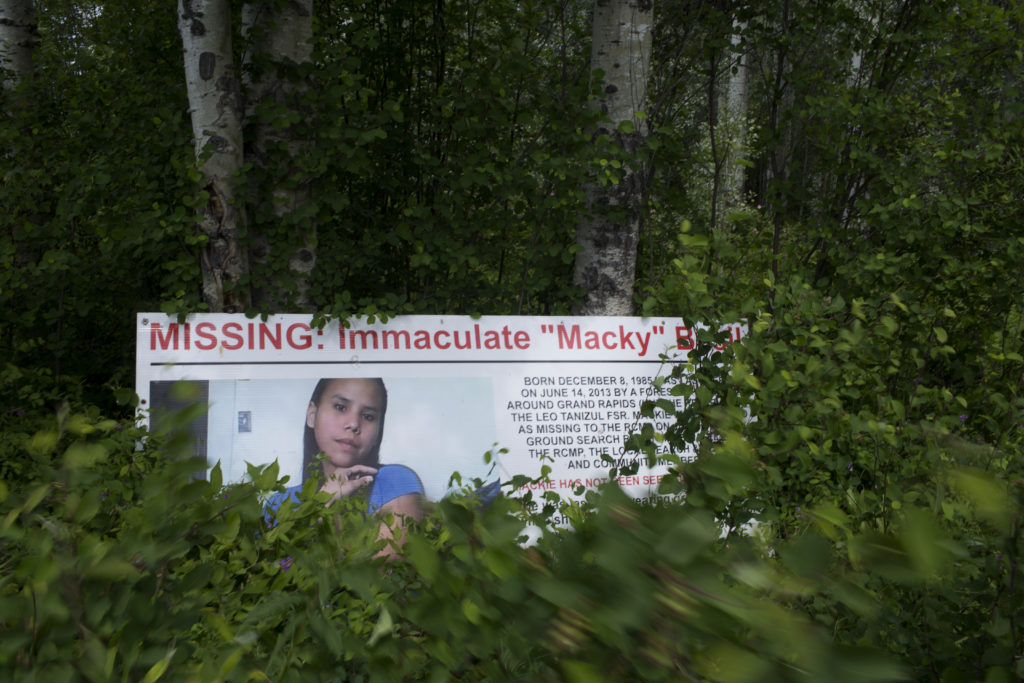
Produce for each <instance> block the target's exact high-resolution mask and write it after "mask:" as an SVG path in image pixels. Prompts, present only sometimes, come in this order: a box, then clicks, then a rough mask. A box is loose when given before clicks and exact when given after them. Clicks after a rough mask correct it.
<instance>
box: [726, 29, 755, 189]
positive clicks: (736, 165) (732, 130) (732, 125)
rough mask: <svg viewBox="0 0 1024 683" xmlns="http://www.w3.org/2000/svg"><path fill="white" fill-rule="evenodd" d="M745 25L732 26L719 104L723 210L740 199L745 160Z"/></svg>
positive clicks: (746, 93)
mask: <svg viewBox="0 0 1024 683" xmlns="http://www.w3.org/2000/svg"><path fill="white" fill-rule="evenodd" d="M745 30H746V23H744V22H736V23H734V24H733V35H732V58H731V60H730V68H729V76H728V81H727V83H728V85H727V89H726V96H725V101H724V102H723V103H722V104H723V106H722V114H723V116H722V118H723V119H725V122H726V127H727V130H728V132H729V150H728V152H727V156H726V160H725V183H724V186H723V188H722V190H723V192H722V195H723V198H724V204H725V206H726V207H731V206H736V205H737V204H739V203H740V201H741V200H742V199H743V176H744V168H745V167H744V165H743V163H742V161H743V160H744V159H746V157H747V99H748V97H749V95H748V93H749V80H748V73H747V72H748V69H747V54H746V51H745V50H744V49H743V47H742V44H743V33H744V31H745Z"/></svg>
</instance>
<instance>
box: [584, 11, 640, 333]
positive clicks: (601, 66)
mask: <svg viewBox="0 0 1024 683" xmlns="http://www.w3.org/2000/svg"><path fill="white" fill-rule="evenodd" d="M653 15H654V13H653V2H651V0H596V3H595V6H594V26H593V43H592V46H591V56H590V65H591V69H592V70H594V71H600V72H602V73H603V75H604V82H603V84H602V91H601V97H600V98H599V99H598V100H596V101H595V105H596V106H598V107H600V109H601V112H602V113H603V114H604V115H605V120H604V122H603V123H601V124H600V125H599V127H598V129H597V130H596V131H595V139H596V138H600V136H602V135H604V136H608V137H609V138H610V139H612V140H614V141H615V143H616V145H617V146H618V147H619V149H620V150H621V152H622V153H623V154H624V156H625V158H626V167H625V169H624V175H623V177H622V178H621V180H620V182H619V183H617V184H613V183H607V184H602V183H600V182H595V183H591V184H590V185H589V186H588V187H587V188H586V196H587V208H586V213H585V215H584V216H583V217H582V219H581V220H580V221H579V223H578V224H577V226H576V241H577V243H578V244H579V245H580V247H582V249H581V251H579V252H578V253H577V254H576V267H575V272H574V274H573V282H574V283H575V284H576V285H577V286H579V287H582V288H583V290H584V296H583V300H582V301H581V302H580V303H579V305H578V306H577V307H576V309H575V311H574V312H575V313H576V314H577V315H631V314H632V313H633V283H634V279H635V277H636V247H637V241H638V238H639V232H640V207H641V199H642V186H641V179H642V174H641V173H640V165H641V161H640V158H639V151H640V149H641V147H642V146H643V144H644V142H645V140H646V136H647V132H646V131H647V127H646V123H645V120H644V119H643V118H640V117H638V116H637V114H638V112H640V111H642V109H643V107H644V103H645V101H646V97H647V74H648V69H649V66H650V57H651V29H652V27H653ZM626 122H629V123H626Z"/></svg>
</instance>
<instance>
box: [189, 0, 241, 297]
mask: <svg viewBox="0 0 1024 683" xmlns="http://www.w3.org/2000/svg"><path fill="white" fill-rule="evenodd" d="M178 29H179V32H180V33H181V40H182V45H183V46H184V52H185V83H186V86H187V88H188V103H189V110H190V114H191V116H192V133H193V135H194V136H195V150H196V160H197V162H198V164H199V170H200V173H201V174H202V186H203V189H204V190H205V192H206V193H207V194H208V197H206V199H205V201H204V202H203V204H202V206H201V207H200V209H199V230H200V232H201V233H202V235H204V236H205V237H206V243H205V244H203V245H201V247H200V265H201V268H202V273H203V300H204V301H205V303H206V304H207V305H208V306H209V307H210V310H211V311H215V312H220V311H223V312H239V311H244V310H246V309H247V308H249V307H250V304H251V299H250V296H249V293H248V283H247V279H248V275H249V265H248V258H247V255H246V253H245V250H244V249H242V248H241V247H240V246H239V243H238V236H239V233H240V232H242V231H243V229H244V227H245V210H244V208H243V205H242V202H241V201H240V200H239V199H238V197H237V193H236V184H237V175H238V172H239V171H240V170H241V168H242V154H243V152H242V111H243V104H242V94H241V88H240V86H239V82H238V78H237V75H236V73H235V67H234V60H233V58H232V53H231V2H230V0H179V2H178Z"/></svg>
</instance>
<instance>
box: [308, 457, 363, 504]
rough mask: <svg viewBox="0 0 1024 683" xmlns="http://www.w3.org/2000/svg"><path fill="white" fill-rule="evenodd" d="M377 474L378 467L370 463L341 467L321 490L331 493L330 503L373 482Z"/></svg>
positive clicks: (328, 502)
mask: <svg viewBox="0 0 1024 683" xmlns="http://www.w3.org/2000/svg"><path fill="white" fill-rule="evenodd" d="M376 474H377V468H375V467H369V466H368V465H352V466H351V467H339V468H338V469H336V470H335V471H334V473H333V474H331V476H330V477H329V478H328V479H327V482H326V483H324V485H323V486H321V487H320V490H321V491H326V492H327V493H329V494H331V499H330V500H329V501H327V504H328V505H330V504H331V503H333V502H334V501H336V500H338V499H339V498H347V497H348V496H351V495H352V494H353V493H355V492H356V491H358V490H359V489H361V488H362V487H364V486H366V485H367V484H372V483H373V477H374V476H375V475H376Z"/></svg>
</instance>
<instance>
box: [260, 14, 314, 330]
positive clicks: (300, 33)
mask: <svg viewBox="0 0 1024 683" xmlns="http://www.w3.org/2000/svg"><path fill="white" fill-rule="evenodd" d="M242 35H243V37H245V39H246V40H247V41H248V49H247V50H246V57H245V60H246V65H247V66H248V67H252V68H247V69H246V76H245V78H246V81H245V86H246V87H245V92H246V118H247V126H246V127H247V130H248V131H249V133H248V135H249V138H248V140H247V141H246V159H247V160H248V161H251V162H252V163H253V164H255V165H256V166H258V167H260V168H261V169H264V170H266V169H268V168H270V156H271V154H273V156H274V166H275V168H276V169H277V170H278V172H279V173H281V174H283V175H284V176H286V177H287V178H288V182H287V184H278V185H277V186H275V188H274V189H273V191H272V192H271V193H270V194H269V196H267V197H265V199H267V200H269V201H270V202H271V203H272V206H271V207H270V209H271V211H270V212H271V213H272V214H273V215H274V216H276V217H277V218H278V219H280V220H279V221H277V225H278V226H289V225H294V224H293V223H292V222H291V221H289V220H288V217H289V215H292V214H293V212H295V211H296V209H298V208H299V207H301V206H303V205H304V204H305V203H307V202H308V201H309V189H308V186H307V185H306V184H305V183H303V182H302V179H301V172H300V171H299V169H298V168H297V165H296V164H295V159H296V158H297V157H298V156H299V155H300V154H301V153H302V151H303V149H304V148H305V147H306V145H307V141H306V140H304V139H302V138H301V136H300V135H298V134H296V133H295V130H296V128H295V127H293V126H291V125H288V124H286V123H282V122H275V121H266V120H265V119H263V118H261V117H259V116H257V115H256V113H257V110H258V109H259V107H261V106H264V105H267V104H273V105H277V106H278V107H279V108H280V109H281V110H282V111H294V110H295V109H296V108H297V107H298V106H299V101H300V99H301V95H302V93H303V92H304V91H305V90H306V87H307V86H306V81H305V80H303V79H297V78H289V77H288V75H287V74H286V73H285V72H286V71H288V70H289V69H290V68H291V67H294V66H296V65H299V64H305V63H308V62H309V61H310V60H311V59H312V54H313V0H288V2H284V3H281V2H274V1H272V0H259V1H256V2H248V3H246V4H245V5H243V6H242ZM300 113H301V112H300ZM305 118H307V117H306V116H304V115H303V116H301V119H303V120H304V119H305ZM271 150H273V152H271ZM253 199H254V201H259V200H260V199H261V198H260V197H254V198H253ZM250 227H251V234H252V240H251V247H250V252H249V253H250V259H251V263H252V268H253V272H259V271H261V270H263V268H262V266H264V265H267V264H268V263H270V262H271V261H272V260H273V257H274V254H273V253H272V251H271V250H272V249H274V248H275V247H277V248H284V249H287V250H288V251H287V254H288V256H287V258H288V270H289V274H290V280H291V281H290V282H280V281H270V280H267V279H261V280H260V281H259V282H256V283H254V288H253V298H254V299H255V303H256V304H257V305H259V306H261V307H263V308H265V309H269V310H285V309H288V310H309V309H310V308H311V307H312V304H311V302H310V300H309V278H310V276H311V275H312V272H313V268H314V267H315V265H316V246H315V245H316V224H315V222H314V221H313V219H312V218H309V219H306V220H304V221H303V222H302V224H300V225H297V226H295V228H294V230H292V231H291V232H292V234H284V235H277V236H275V238H274V239H271V237H270V236H269V235H268V234H267V232H266V231H265V230H262V229H259V227H258V226H256V225H255V224H253V225H251V226H250ZM271 270H272V269H271ZM289 293H290V295H289Z"/></svg>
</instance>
